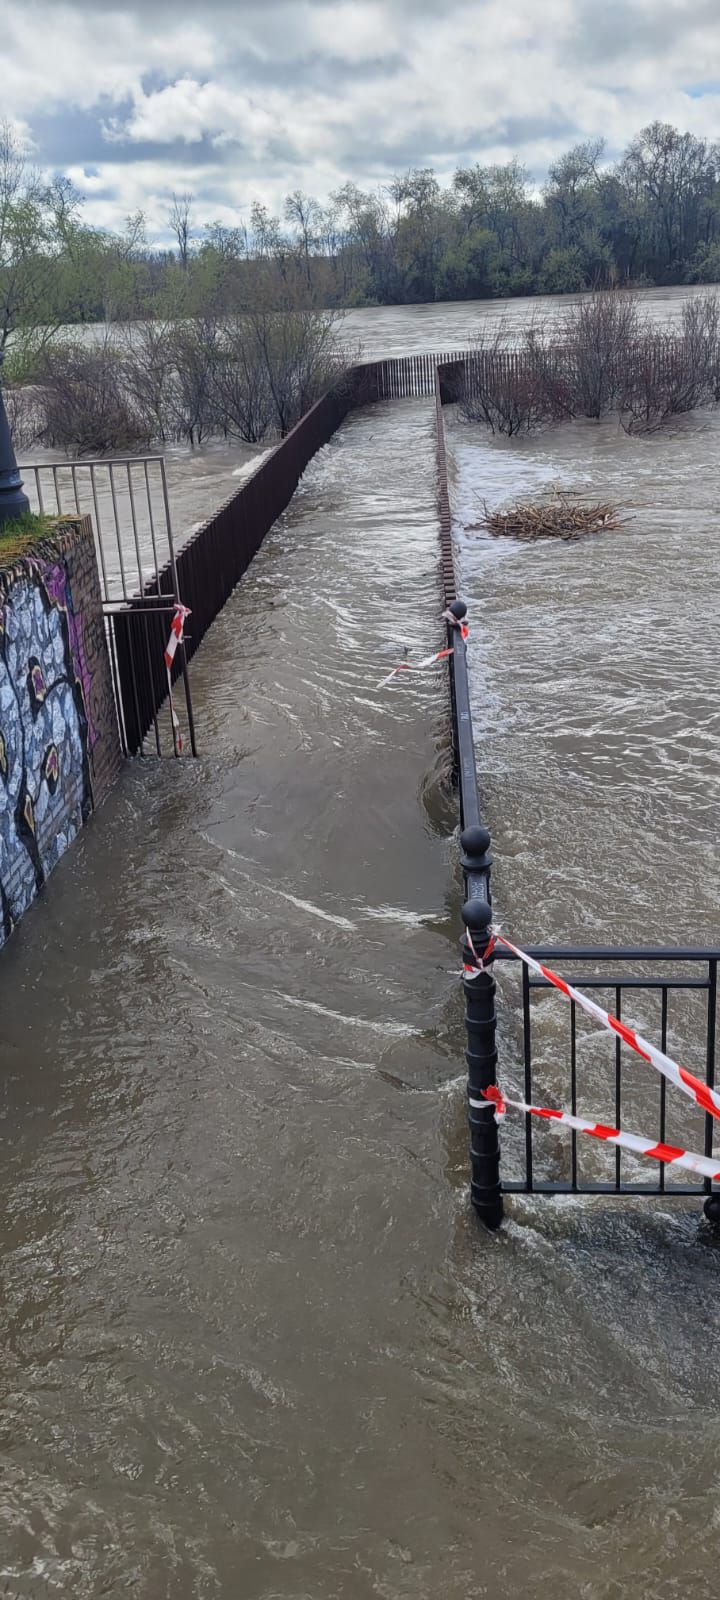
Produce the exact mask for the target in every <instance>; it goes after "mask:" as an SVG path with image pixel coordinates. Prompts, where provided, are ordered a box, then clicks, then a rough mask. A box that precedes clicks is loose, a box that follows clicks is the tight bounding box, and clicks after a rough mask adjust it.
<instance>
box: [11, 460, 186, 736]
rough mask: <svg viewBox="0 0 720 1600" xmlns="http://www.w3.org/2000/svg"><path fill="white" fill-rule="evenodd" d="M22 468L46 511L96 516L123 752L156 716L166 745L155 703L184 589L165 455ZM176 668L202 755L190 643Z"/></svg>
mask: <svg viewBox="0 0 720 1600" xmlns="http://www.w3.org/2000/svg"><path fill="white" fill-rule="evenodd" d="M20 472H21V473H22V475H23V479H24V483H25V489H26V492H27V494H28V498H29V499H30V503H31V505H32V508H33V510H35V511H37V512H38V513H39V514H40V515H41V516H44V515H45V514H46V513H48V514H50V515H51V516H54V515H58V516H62V515H76V516H85V515H89V516H90V518H91V521H92V525H93V533H94V536H95V549H96V554H97V563H98V574H99V578H100V592H101V595H102V603H103V612H104V615H105V627H106V634H107V641H108V650H109V654H110V665H111V670H112V678H113V688H114V692H115V705H116V709H117V717H118V726H119V729H120V738H121V742H122V747H123V752H124V754H125V755H134V754H136V753H137V752H139V751H140V752H141V751H142V746H143V738H144V736H145V734H146V732H147V731H148V730H149V728H150V727H151V726H152V728H153V733H154V739H155V746H156V749H157V753H158V755H160V754H161V753H162V748H163V745H162V739H161V731H160V723H159V720H158V711H159V708H160V706H161V705H162V703H163V701H165V700H167V695H168V688H167V672H166V669H165V663H164V646H165V642H166V640H167V637H168V633H169V630H170V621H171V618H172V615H173V612H174V610H175V607H176V605H177V603H178V601H179V598H180V596H179V590H178V570H177V558H176V554H175V541H174V538H173V527H172V518H171V514H170V497H169V494H168V484H167V475H166V471H165V461H164V458H163V457H162V456H160V455H154V456H125V457H116V458H115V459H113V460H104V459H102V458H98V459H92V460H85V459H83V460H79V461H54V462H43V463H31V464H30V465H28V466H21V467H20ZM173 676H174V677H178V678H180V677H181V678H182V680H183V687H184V691H185V705H186V710H187V719H188V728H189V732H190V745H191V749H192V753H193V755H197V748H196V742H195V723H194V718H193V707H192V696H191V693H190V679H189V674H188V667H187V653H186V650H185V645H184V644H181V646H180V648H179V649H178V651H177V655H176V663H175V668H174V672H173ZM150 685H152V693H149V692H148V689H149V686H150ZM169 732H170V739H171V743H170V748H171V749H172V750H176V741H175V735H174V731H173V727H172V722H169Z"/></svg>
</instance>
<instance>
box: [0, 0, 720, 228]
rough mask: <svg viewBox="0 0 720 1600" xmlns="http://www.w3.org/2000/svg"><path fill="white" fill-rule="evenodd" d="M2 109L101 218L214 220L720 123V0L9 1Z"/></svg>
mask: <svg viewBox="0 0 720 1600" xmlns="http://www.w3.org/2000/svg"><path fill="white" fill-rule="evenodd" d="M0 23H1V24H2V34H3V49H2V58H3V59H2V80H1V82H2V94H1V95H0V114H1V115H5V116H8V117H10V119H11V120H13V121H15V122H16V123H17V124H18V125H19V126H20V127H22V129H23V131H24V132H25V133H26V135H27V137H28V138H29V140H30V142H31V144H32V147H33V149H34V153H35V157H36V159H37V160H38V162H40V163H42V164H43V165H44V166H51V167H54V168H59V169H62V170H63V171H65V172H67V173H69V175H70V176H71V177H72V178H73V180H74V181H75V183H76V184H77V186H78V187H79V188H80V189H81V190H82V192H83V194H84V195H85V196H86V200H87V206H86V215H87V217H88V219H89V220H90V221H92V222H95V223H98V224H100V225H108V226H118V225H120V224H121V223H122V219H123V218H124V217H125V216H126V215H127V214H128V213H130V212H132V211H135V210H136V209H137V208H138V207H142V209H143V210H144V211H145V212H146V213H147V216H148V221H149V226H150V232H151V235H152V236H153V237H154V238H156V239H161V238H162V237H163V236H165V235H166V213H167V209H168V197H169V196H170V195H171V194H172V191H173V189H175V190H187V189H189V190H191V191H192V192H193V193H194V194H195V195H196V197H197V207H196V211H197V220H198V222H199V223H202V222H205V221H210V220H213V219H215V218H219V219H220V220H222V221H224V222H227V223H231V224H235V223H237V222H238V221H242V220H247V218H248V214H249V208H250V204H251V202H252V201H253V200H255V199H260V200H264V201H265V202H266V203H268V204H269V205H271V206H273V207H275V208H279V207H280V205H281V201H282V196H283V195H284V194H285V193H287V191H288V190H290V189H294V188H298V187H300V188H303V189H306V190H309V191H310V192H312V193H314V194H316V195H318V196H320V197H321V198H325V197H326V196H327V195H328V194H329V193H330V192H331V190H332V189H334V188H336V187H337V186H338V185H340V184H341V183H343V182H344V181H345V180H346V179H347V178H351V179H353V180H354V181H355V182H356V183H358V184H360V185H361V186H365V185H374V184H377V183H380V182H382V181H384V180H385V179H387V178H388V177H389V176H391V175H392V174H393V173H396V172H398V171H403V170H405V169H406V168H407V167H409V166H424V165H432V166H434V167H435V168H436V169H437V171H438V173H439V174H440V175H441V176H444V175H446V174H449V173H450V172H451V171H452V170H453V168H454V167H455V166H456V165H457V164H458V162H461V161H462V162H467V161H475V160H479V161H481V162H483V163H485V162H490V161H502V160H506V159H507V158H508V157H509V156H510V155H513V154H517V155H519V156H520V158H521V159H522V160H523V161H524V162H525V163H526V164H527V166H528V167H529V169H530V171H531V173H532V174H533V176H534V177H535V179H536V180H538V181H540V180H541V179H542V177H543V174H544V172H545V171H546V169H547V165H548V163H549V162H550V161H551V160H552V159H553V157H554V156H555V155H556V154H557V153H558V152H559V151H561V150H562V149H564V148H566V147H567V146H568V145H569V144H572V143H573V142H575V141H577V140H578V139H581V138H586V137H589V136H591V135H593V136H596V135H600V134H601V135H604V137H605V138H606V140H607V148H608V153H609V154H610V155H613V154H615V153H617V152H618V151H619V150H620V149H621V148H622V147H623V145H624V144H625V143H626V142H627V140H628V139H629V138H630V137H631V135H632V134H633V133H635V132H636V131H637V130H638V129H639V128H640V127H642V126H643V125H644V124H645V123H647V122H649V121H652V120H653V119H654V118H656V117H660V118H662V119H663V120H666V121H670V122H674V123H675V124H676V125H677V126H679V127H681V128H683V129H685V128H687V129H690V130H691V131H692V132H694V133H698V134H703V135H706V136H709V137H711V138H717V137H720V0H257V3H256V0H195V3H194V4H192V5H190V4H188V3H186V0H143V3H142V4H140V3H136V0H117V4H115V5H113V4H107V3H104V0H0Z"/></svg>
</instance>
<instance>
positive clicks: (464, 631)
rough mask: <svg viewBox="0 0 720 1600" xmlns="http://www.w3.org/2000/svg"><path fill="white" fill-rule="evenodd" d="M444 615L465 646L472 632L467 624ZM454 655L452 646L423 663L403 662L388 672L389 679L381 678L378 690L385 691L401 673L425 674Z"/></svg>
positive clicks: (447, 613) (449, 614) (444, 619)
mask: <svg viewBox="0 0 720 1600" xmlns="http://www.w3.org/2000/svg"><path fill="white" fill-rule="evenodd" d="M442 615H443V621H444V622H449V623H450V626H451V627H452V628H454V629H455V631H456V633H459V635H460V638H461V639H462V641H463V644H465V643H466V641H467V638H468V634H469V632H470V629H469V627H468V625H467V623H466V622H459V621H458V619H457V617H455V616H453V614H452V612H450V611H443V614H442ZM454 654H455V646H454V645H450V646H448V647H447V648H446V649H445V650H436V651H435V652H434V654H433V655H431V656H425V657H424V658H423V660H422V661H401V662H399V663H398V665H397V666H396V667H393V668H392V671H391V672H388V674H387V677H385V678H381V680H380V682H379V684H378V685H377V688H378V689H384V688H385V687H386V685H387V684H388V683H392V680H393V678H396V677H397V675H398V673H399V672H424V671H425V670H426V668H427V667H433V666H435V664H436V663H437V662H438V661H447V659H448V657H449V656H452V655H454Z"/></svg>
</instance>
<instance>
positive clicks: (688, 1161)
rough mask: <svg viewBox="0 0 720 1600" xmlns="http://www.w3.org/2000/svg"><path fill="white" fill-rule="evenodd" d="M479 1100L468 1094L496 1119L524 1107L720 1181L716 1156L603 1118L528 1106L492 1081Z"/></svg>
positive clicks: (478, 1107)
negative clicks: (609, 1123)
mask: <svg viewBox="0 0 720 1600" xmlns="http://www.w3.org/2000/svg"><path fill="white" fill-rule="evenodd" d="M482 1095H483V1098H482V1100H475V1099H473V1098H472V1097H471V1098H470V1105H471V1106H472V1107H473V1109H474V1110H476V1111H482V1110H484V1109H485V1106H486V1105H487V1104H488V1102H489V1103H490V1104H491V1105H494V1106H495V1116H496V1119H497V1120H498V1121H499V1120H500V1119H501V1118H502V1117H503V1116H504V1115H505V1110H506V1108H507V1107H508V1106H512V1109H513V1110H514V1111H523V1112H525V1113H526V1114H528V1113H529V1114H530V1115H531V1116H533V1117H545V1118H546V1119H547V1120H548V1121H551V1122H557V1123H561V1124H562V1125H563V1126H565V1127H567V1128H575V1129H576V1131H577V1132H578V1133H588V1134H590V1136H591V1137H592V1138H593V1139H604V1140H605V1142H606V1143H607V1144H614V1145H619V1146H620V1149H621V1150H632V1151H633V1152H634V1153H635V1155H638V1156H649V1158H650V1160H652V1161H662V1162H663V1164H664V1165H666V1166H668V1167H684V1168H687V1170H688V1171H689V1172H697V1173H700V1175H701V1176H702V1177H704V1178H715V1179H716V1180H717V1181H718V1182H720V1169H719V1168H718V1164H717V1159H715V1160H712V1159H711V1158H710V1157H709V1156H697V1155H694V1154H693V1152H692V1151H691V1150H681V1149H680V1148H679V1146H677V1145H673V1144H658V1143H657V1142H655V1141H654V1140H652V1139H641V1138H640V1137H639V1135H638V1134H635V1133H621V1131H620V1129H619V1128H609V1127H606V1125H605V1124H604V1123H603V1122H588V1121H587V1120H586V1119H585V1117H575V1116H573V1115H572V1114H571V1113H570V1112H569V1111H555V1110H553V1109H552V1108H551V1107H550V1106H531V1105H528V1104H527V1102H526V1101H525V1100H511V1099H510V1098H509V1097H508V1096H507V1095H503V1094H501V1092H500V1090H499V1089H498V1088H497V1087H496V1086H495V1085H491V1087H490V1088H489V1089H484V1090H483V1091H482Z"/></svg>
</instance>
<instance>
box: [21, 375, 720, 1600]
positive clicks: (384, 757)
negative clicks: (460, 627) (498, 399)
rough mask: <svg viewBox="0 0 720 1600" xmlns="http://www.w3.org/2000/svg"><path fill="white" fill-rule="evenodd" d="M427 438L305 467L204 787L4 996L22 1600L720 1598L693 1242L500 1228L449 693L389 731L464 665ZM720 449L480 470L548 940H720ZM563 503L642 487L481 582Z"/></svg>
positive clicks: (709, 1407)
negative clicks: (473, 1061)
mask: <svg viewBox="0 0 720 1600" xmlns="http://www.w3.org/2000/svg"><path fill="white" fill-rule="evenodd" d="M432 426H433V418H432V411H431V408H430V406H429V405H426V404H425V403H423V402H409V403H394V404H391V405H387V406H378V407H375V408H373V409H370V410H368V411H366V412H359V413H356V414H355V415H354V416H352V417H351V418H350V419H349V420H348V421H347V423H346V424H345V425H344V426H343V428H342V429H341V430H340V432H339V433H338V434H337V435H336V437H335V438H334V439H333V441H332V442H331V444H330V445H329V446H328V447H327V448H326V449H325V450H323V451H322V452H321V454H320V455H319V456H318V457H317V458H316V459H315V461H314V462H313V463H312V464H311V466H310V468H309V469H308V471H307V473H306V475H305V477H304V479H303V482H302V484H301V487H300V489H299V491H298V494H297V496H296V497H295V500H294V502H293V504H292V506H291V507H290V509H289V511H288V512H287V514H286V515H285V517H284V518H283V519H282V521H281V523H280V524H279V525H278V526H277V527H276V529H275V530H274V531H273V532H272V534H271V535H270V536H269V537H268V539H267V540H266V542H265V544H264V546H263V548H262V550H261V552H260V554H259V555H258V557H257V558H256V560H255V562H254V563H253V565H252V568H251V569H250V571H249V572H248V574H247V576H246V578H245V579H244V580H243V582H242V584H241V585H240V587H239V588H238V590H237V591H236V593H235V595H234V596H233V598H232V599H231V601H230V602H229V603H228V605H227V606H226V608H225V610H224V612H223V613H222V615H221V617H220V618H219V620H218V622H217V623H216V625H215V626H214V628H213V629H212V630H211V632H210V634H209V636H208V638H207V639H206V641H205V642H204V644H203V646H202V649H201V650H200V652H199V653H198V656H197V657H196V660H195V663H194V668H193V686H194V692H195V700H196V706H197V715H198V724H199V730H200V740H201V749H202V755H201V759H200V760H199V761H198V762H192V761H191V760H184V761H183V762H182V763H180V764H178V763H173V762H170V761H167V762H157V761H147V762H136V763H134V764H132V765H131V766H129V767H128V768H127V770H126V771H125V774H124V776H123V779H122V781H121V783H120V785H119V786H118V789H117V791H116V792H115V794H114V796H113V797H112V798H111V800H110V801H109V802H108V804H107V805H106V806H105V808H104V809H103V811H102V813H100V814H99V815H98V816H97V817H96V818H95V819H94V820H93V822H92V824H91V826H90V827H89V828H88V829H87V830H86V833H85V835H84V837H83V838H82V839H81V841H80V842H79V843H78V844H77V845H76V846H75V847H74V849H73V851H72V852H70V853H69V855H68V856H66V857H65V858H64V860H63V862H62V863H61V865H60V867H59V868H58V870H57V872H56V873H55V874H54V876H53V878H52V880H51V882H50V883H49V885H48V887H47V890H46V891H45V892H44V893H43V896H42V897H41V900H40V901H39V902H38V903H37V905H36V906H35V907H34V909H33V910H32V911H31V912H30V913H29V914H28V916H27V917H26V918H25V920H24V922H23V923H22V925H21V927H20V928H19V930H18V931H17V932H16V934H15V935H14V936H13V938H12V940H11V941H10V944H9V945H8V947H7V949H6V950H5V951H4V952H3V956H2V960H1V961H0V1013H1V1015H2V1067H3V1071H2V1079H1V1089H2V1111H3V1114H4V1115H3V1123H2V1128H3V1147H2V1162H1V1164H0V1233H1V1237H2V1252H3V1274H2V1299H1V1302H0V1327H1V1329H2V1340H3V1352H4V1359H3V1363H2V1373H1V1375H0V1386H1V1396H2V1403H1V1406H0V1416H1V1418H2V1446H3V1468H2V1476H1V1477H0V1521H1V1524H2V1535H1V1537H0V1592H2V1593H5V1594H7V1595H8V1596H11V1597H13V1600H15V1597H18V1600H19V1597H22V1600H36V1597H38V1600H39V1597H47V1596H63V1597H64V1596H72V1597H73V1600H95V1597H100V1596H113V1597H115V1596H120V1595H124V1594H132V1595H134V1596H137V1597H138V1600H216V1597H221V1600H236V1597H237V1600H241V1597H242V1600H340V1597H342V1600H375V1597H380V1600H404V1597H407V1600H411V1597H412V1600H437V1597H442V1600H480V1597H483V1600H485V1597H487V1600H515V1597H517V1596H522V1597H523V1600H541V1597H542V1600H547V1597H549V1596H552V1600H620V1597H622V1600H673V1597H675V1596H679V1595H685V1594H687V1593H689V1592H692V1593H694V1594H695V1595H698V1596H702V1597H706V1596H707V1597H708V1600H709V1597H710V1596H711V1595H714V1594H715V1592H716V1575H717V1553H718V1533H719V1529H718V1510H717V1504H718V1488H717V1477H718V1465H717V1463H718V1451H719V1447H720V1412H719V1405H718V1400H717V1396H716V1392H715V1388H714V1385H713V1382H712V1372H713V1369H714V1363H715V1359H716V1356H717V1354H718V1312H717V1306H718V1294H717V1284H718V1257H717V1255H716V1254H715V1252H713V1251H712V1250H711V1249H708V1248H706V1247H705V1245H704V1244H703V1243H702V1236H701V1234H700V1232H699V1230H698V1221H697V1217H698V1210H699V1207H698V1205H697V1204H696V1203H689V1204H685V1203H683V1204H681V1205H679V1206H678V1205H671V1204H670V1203H669V1202H659V1203H655V1204H653V1205H651V1204H650V1203H649V1202H645V1203H640V1202H632V1203H627V1204H625V1203H623V1204H621V1205H617V1204H616V1203H613V1204H609V1203H605V1202H603V1201H601V1200H593V1201H578V1200H574V1201H570V1200H568V1201H565V1202H551V1201H545V1202H542V1201H533V1200H531V1199H519V1198H518V1199H514V1200H513V1201H512V1202H511V1203H510V1205H509V1207H508V1213H509V1215H508V1220H507V1223H506V1225H505V1227H504V1228H503V1230H502V1231H501V1232H500V1233H499V1234H497V1235H495V1236H490V1235H488V1234H486V1233H485V1232H484V1231H483V1230H482V1229H480V1228H479V1227H478V1226H477V1225H476V1223H475V1221H474V1219H473V1218H472V1216H471V1215H470V1214H469V1210H468V1205H467V1160H466V1126H465V1103H464V1082H463V1076H462V1068H463V1057H462V1051H463V1028H462V1005H461V997H460V995H459V992H458V983H457V978H456V972H457V966H458V962H457V950H456V944H455V940H456V938H457V935H458V931H459V927H458V924H459V903H460V885H459V882H458V879H457V873H456V867H455V861H456V842H455V839H454V837H453V834H454V824H455V812H454V807H453V805H452V804H451V803H450V800H449V799H448V797H447V794H446V791H445V789H444V786H443V771H444V763H445V752H446V738H447V726H446V701H445V695H444V689H443V682H442V679H441V678H440V677H438V678H433V677H428V678H418V679H415V680H410V679H408V680H405V679H403V680H401V681H400V682H399V683H398V684H397V685H396V686H394V687H393V688H392V689H391V690H386V691H383V692H382V693H379V692H378V691H377V690H376V688H375V685H376V684H377V682H378V680H379V678H380V677H381V676H382V675H383V671H384V670H385V669H386V666H389V665H390V664H391V663H392V662H393V660H394V659H396V657H397V652H398V646H405V645H410V646H413V647H417V648H422V649H423V650H425V649H426V648H428V647H429V646H431V645H432V643H434V642H435V640H439V638H440V627H439V622H438V612H439V598H438V576H437V528H436V518H435V484H434V466H433V454H432V440H433V435H432ZM714 428H715V424H714V423H711V424H706V423H705V422H699V423H697V424H694V425H689V424H688V425H687V427H686V428H685V429H680V430H678V432H677V434H674V435H672V436H669V437H668V440H667V443H663V444H659V443H658V442H657V441H656V442H655V443H653V444H652V445H648V446H647V447H645V446H641V445H640V444H630V443H626V444H622V443H621V447H620V449H619V450H618V448H617V440H613V442H610V441H609V436H606V434H605V432H604V430H603V429H599V430H596V431H595V432H594V433H592V434H591V433H590V431H589V430H580V431H578V430H574V429H571V430H567V431H566V432H565V433H563V432H561V431H558V432H557V433H555V434H553V436H552V438H550V437H549V436H548V437H547V438H546V439H545V440H544V442H542V443H540V442H538V441H535V442H534V443H532V444H528V445H527V446H524V447H521V449H520V451H519V452H518V453H513V455H512V457H511V456H510V453H509V452H508V451H507V449H506V448H504V447H499V448H495V447H492V446H488V445H487V443H486V442H484V441H483V440H480V441H478V440H477V439H475V440H474V441H473V440H472V439H471V438H470V436H469V435H468V434H467V433H466V432H465V431H463V430H462V429H461V428H459V427H458V426H457V425H456V424H452V425H451V428H450V445H451V454H452V460H453V473H454V496H455V510H456V517H457V525H458V539H459V544H460V555H461V561H462V565H463V569H464V576H465V579H466V581H467V585H468V590H469V597H470V599H471V603H472V609H473V618H474V626H473V636H472V639H473V644H472V651H473V653H472V670H473V674H474V695H475V701H476V708H475V709H476V714H477V719H478V741H479V760H480V769H481V782H482V787H483V795H484V803H485V805H486V809H487V813H488V816H489V820H490V822H491V825H492V827H493V830H494V833H495V839H496V851H497V872H496V895H497V900H498V904H499V905H500V908H501V910H502V914H503V915H504V916H505V917H506V919H507V920H508V921H511V922H512V925H513V926H516V927H517V929H518V930H519V931H521V932H522V933H523V935H525V936H528V935H529V936H532V937H539V936H543V937H545V936H548V937H550V936H552V937H555V936H563V937H566V936H571V935H572V936H574V937H581V936H583V937H584V936H588V937H590V938H593V937H594V936H595V932H596V930H599V928H600V926H601V925H602V926H603V928H604V930H605V931H606V932H607V924H606V922H605V910H606V907H607V906H608V905H609V906H610V907H611V911H612V919H613V924H616V925H617V927H618V931H619V932H620V931H622V933H623V936H625V937H628V938H630V937H633V938H634V937H643V936H644V935H645V932H646V931H647V932H648V933H649V932H650V931H652V933H653V934H655V933H657V934H658V935H665V934H667V933H669V932H670V924H671V923H672V929H673V932H675V931H676V932H677V933H678V935H679V934H680V933H681V932H682V934H683V935H687V936H692V937H709V936H710V935H711V934H714V935H715V936H717V925H716V922H715V920H714V906H715V904H716V901H717V867H716V859H715V855H714V848H713V846H714V840H713V830H714V828H715V827H716V820H714V819H716V811H715V810H714V809H713V808H714V807H715V804H716V802H715V790H714V787H713V785H714V783H715V782H716V779H717V744H716V723H715V721H714V719H715V716H716V710H715V707H716V703H717V666H716V662H717V656H716V648H715V637H716V625H715V619H714V611H713V600H712V595H713V586H714V585H715V584H716V582H717V545H716V543H715V528H714V521H713V507H714V504H715V503H716V498H715V497H716V488H717V483H716V475H717V467H716V464H715V463H716V459H717V452H716V442H717V434H716V432H714V431H713V429H714ZM643 451H645V452H646V453H644V454H643V453H642V452H643ZM641 469H642V472H641ZM565 472H567V473H568V474H570V475H574V476H575V477H582V481H583V483H587V484H591V485H592V486H593V487H594V486H595V484H596V483H602V486H603V493H604V494H607V497H608V498H616V499H619V500H620V501H621V502H623V503H624V502H625V501H626V500H627V501H630V499H631V496H630V486H634V487H633V495H632V509H633V511H634V513H635V515H636V518H637V523H636V524H635V525H633V531H632V534H630V533H628V535H627V537H626V536H625V535H621V534H613V535H609V536H608V537H607V539H606V540H601V539H599V540H598V541H597V542H596V543H594V544H593V545H592V547H591V546H589V545H578V546H563V547H561V548H557V547H553V548H552V549H546V548H543V549H526V548H525V547H522V548H521V549H516V548H515V547H513V548H505V547H502V548H501V547H500V546H496V545H492V546H490V545H482V546H481V544H479V543H478V542H477V541H475V542H472V543H471V540H470V537H469V536H468V537H467V538H466V537H465V536H464V535H463V533H462V528H463V526H464V522H465V521H466V520H470V518H469V517H467V516H466V503H472V497H473V496H474V495H475V494H476V493H477V492H478V489H482V491H483V492H485V493H486V494H487V496H488V498H492V497H493V496H497V497H502V495H503V494H505V493H506V492H509V491H508V488H507V486H508V484H509V483H510V481H511V479H512V483H513V484H514V483H516V482H519V483H521V484H522V486H523V487H525V486H528V485H533V484H535V483H536V482H537V481H539V480H540V478H542V479H543V481H544V478H545V476H546V475H547V474H552V475H554V476H561V475H562V474H563V473H565ZM493 475H494V476H493ZM696 534H697V536H696ZM631 603H632V606H633V608H634V612H635V616H634V621H633V622H632V623H630V622H629V621H628V619H627V611H628V608H629V605H630V604H631ZM638 613H639V617H638ZM599 758H603V759H602V760H600V759H599ZM581 912H582V921H581V915H580V913H581ZM649 923H652V930H651V929H650V927H648V924H649ZM504 1070H505V1071H506V1072H507V1073H508V1074H510V1075H512V1072H513V1071H514V1064H513V1062H512V1060H511V1059H510V1058H509V1057H508V1056H507V1055H506V1058H505V1065H504Z"/></svg>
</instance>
